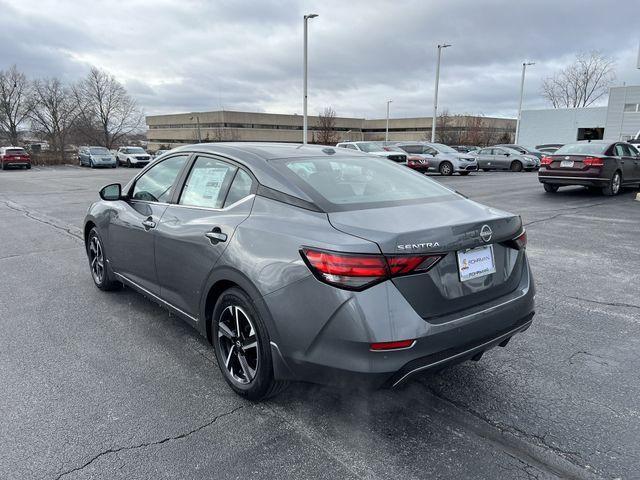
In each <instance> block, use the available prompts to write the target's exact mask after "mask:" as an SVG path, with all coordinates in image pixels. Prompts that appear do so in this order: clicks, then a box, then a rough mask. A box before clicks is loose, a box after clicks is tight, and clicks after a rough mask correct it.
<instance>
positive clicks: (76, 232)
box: [0, 200, 84, 241]
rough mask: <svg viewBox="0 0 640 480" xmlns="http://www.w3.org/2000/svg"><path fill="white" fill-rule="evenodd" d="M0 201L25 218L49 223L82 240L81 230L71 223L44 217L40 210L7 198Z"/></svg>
mask: <svg viewBox="0 0 640 480" xmlns="http://www.w3.org/2000/svg"><path fill="white" fill-rule="evenodd" d="M0 202H2V203H3V204H4V205H5V206H6V207H7V208H10V209H11V210H14V211H16V212H20V213H22V214H24V216H26V217H27V218H30V219H31V220H35V221H36V222H40V223H42V224H45V225H49V226H50V227H53V228H55V229H57V230H60V231H61V232H64V233H66V234H67V235H69V236H71V237H73V238H74V239H76V240H83V241H84V238H83V236H82V232H81V230H80V229H79V228H78V227H75V226H72V225H66V224H64V223H62V222H61V221H59V220H56V219H53V218H49V217H46V216H45V215H43V214H41V213H40V212H37V211H35V210H30V209H28V208H26V207H24V206H22V205H19V204H17V203H14V202H11V201H9V200H0Z"/></svg>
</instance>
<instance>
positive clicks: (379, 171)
mask: <svg viewBox="0 0 640 480" xmlns="http://www.w3.org/2000/svg"><path fill="white" fill-rule="evenodd" d="M273 164H274V165H275V166H276V167H277V168H278V169H279V170H280V171H281V172H282V173H284V174H285V175H287V176H288V177H289V178H291V179H292V181H293V182H294V183H296V184H297V185H298V186H299V187H300V188H301V189H302V190H303V191H305V193H307V194H308V195H309V196H310V197H311V198H313V199H314V201H316V203H318V205H320V206H321V207H322V208H324V209H325V210H326V211H332V210H356V209H358V208H375V207H383V206H391V205H396V204H402V203H407V202H409V203H411V202H421V201H424V200H426V199H430V198H435V197H442V196H450V195H454V194H453V193H452V192H451V191H450V190H449V189H447V188H445V187H443V186H441V185H440V184H439V183H438V182H435V181H433V180H430V179H428V178H426V177H425V176H423V175H419V174H416V173H415V172H413V171H411V170H409V169H407V168H404V167H399V166H397V165H396V164H394V163H391V162H389V161H387V160H386V159H379V158H361V157H347V156H345V157H342V158H331V159H328V158H298V159H281V160H275V161H273Z"/></svg>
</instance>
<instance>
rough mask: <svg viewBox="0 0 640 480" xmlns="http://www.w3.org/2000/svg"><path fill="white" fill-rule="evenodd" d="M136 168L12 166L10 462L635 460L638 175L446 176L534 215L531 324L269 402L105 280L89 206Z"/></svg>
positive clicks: (312, 471)
mask: <svg viewBox="0 0 640 480" xmlns="http://www.w3.org/2000/svg"><path fill="white" fill-rule="evenodd" d="M135 172H137V171H136V170H128V169H124V168H119V169H117V170H111V169H107V170H90V169H81V168H79V167H57V168H34V169H32V170H31V171H23V170H15V171H3V172H0V282H1V283H0V285H1V286H2V287H1V288H0V379H1V380H0V382H1V383H0V412H1V414H0V478H6V479H34V478H36V479H61V478H64V479H78V478H105V479H106V478H108V479H115V478H126V479H131V478H216V479H225V478H246V477H250V476H254V477H258V478H330V479H336V478H403V479H421V478H439V479H445V478H451V479H460V478H603V479H604V478H606V479H613V478H638V475H639V474H640V441H639V439H640V400H639V398H640V378H639V376H638V371H640V353H639V352H640V294H639V293H640V255H638V249H639V247H640V228H639V226H638V225H639V222H640V202H637V201H635V200H634V196H635V192H633V191H625V193H623V194H622V195H619V196H617V197H604V196H599V195H594V194H592V193H589V192H587V191H586V190H585V189H581V188H567V189H565V190H560V192H559V193H558V194H555V195H551V194H545V193H544V191H543V189H542V186H541V185H540V184H539V183H538V182H537V179H536V174H535V173H518V174H516V173H508V172H505V173H500V172H496V173H479V174H473V175H471V176H469V177H458V176H454V177H450V178H441V177H434V178H435V179H437V180H438V181H442V182H443V183H445V184H447V185H450V186H452V187H454V188H455V189H457V190H458V191H460V192H461V193H463V194H465V195H467V196H469V197H471V198H472V199H475V200H478V201H479V202H481V203H485V204H488V205H491V206H493V207H497V208H502V209H505V210H509V211H512V212H516V213H519V214H521V215H522V217H523V220H524V222H525V224H526V226H527V230H528V236H529V246H528V252H529V259H530V262H531V265H532V268H533V271H534V275H535V279H536V283H537V291H538V293H537V314H536V317H535V318H534V324H533V326H532V327H531V329H529V330H528V331H527V332H526V333H524V334H522V335H520V336H518V337H516V338H515V339H514V340H513V341H512V342H511V343H510V344H509V345H508V346H507V348H504V349H502V348H498V349H495V350H492V351H491V352H489V353H487V354H486V355H485V356H484V357H483V358H482V360H481V361H480V362H477V363H475V362H469V363H465V364H462V365H459V366H456V367H453V368H451V369H448V370H446V371H443V372H440V373H439V374H436V375H430V376H422V377H418V378H416V379H415V380H413V381H412V382H409V383H408V384H407V385H406V386H404V387H403V388H401V389H398V390H391V391H389V390H384V391H377V392H363V391H340V390H335V389H331V388H324V387H318V386H314V385H308V384H297V385H293V386H292V387H291V388H289V389H288V390H287V391H285V392H284V393H283V394H281V395H280V396H278V397H276V398H275V399H272V400H270V401H268V402H265V403H262V404H252V403H249V402H246V401H244V400H241V399H240V398H238V397H237V396H235V395H234V394H233V393H231V391H230V390H229V389H228V387H227V385H226V384H225V382H224V380H223V378H222V376H221V374H220V372H219V371H218V369H217V367H216V364H215V358H214V354H213V351H212V349H211V347H210V346H209V345H208V344H207V343H206V342H205V341H204V340H203V339H202V338H200V337H199V336H198V335H197V333H196V332H195V330H193V329H191V328H190V327H189V326H187V325H186V324H184V323H182V322H181V321H180V320H179V319H177V318H175V317H173V316H171V315H169V314H168V313H167V312H166V311H165V310H163V309H162V308H160V307H159V306H157V305H156V304H155V303H153V302H151V301H149V300H147V299H146V298H144V297H143V296H141V295H139V294H137V293H134V292H133V291H131V290H128V289H125V290H122V291H119V292H111V293H105V292H101V291H99V290H97V289H96V288H95V287H94V286H93V284H92V281H91V277H90V274H89V269H88V266H87V261H86V257H85V254H84V251H83V245H82V241H81V239H80V237H81V225H82V219H83V216H84V212H85V211H86V209H87V207H88V205H89V204H90V203H91V201H93V200H94V199H96V198H97V193H96V192H97V191H98V189H99V188H100V187H101V186H103V185H105V184H107V183H111V182H114V181H121V182H123V183H124V182H126V181H127V180H128V179H129V178H130V177H131V176H132V175H133V174H134V173H135Z"/></svg>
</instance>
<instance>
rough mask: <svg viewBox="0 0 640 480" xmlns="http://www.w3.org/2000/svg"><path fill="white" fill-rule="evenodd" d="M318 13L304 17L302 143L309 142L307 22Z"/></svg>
mask: <svg viewBox="0 0 640 480" xmlns="http://www.w3.org/2000/svg"><path fill="white" fill-rule="evenodd" d="M317 16H318V15H317V14H316V13H309V14H308V15H305V16H304V17H303V19H304V21H303V23H304V42H303V43H304V45H303V54H302V64H303V66H302V70H303V72H304V75H303V77H304V79H303V87H302V91H303V93H302V144H303V145H306V144H307V70H308V67H307V36H308V34H307V30H308V28H307V23H308V21H309V19H310V18H316V17H317Z"/></svg>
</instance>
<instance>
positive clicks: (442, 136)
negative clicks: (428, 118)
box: [425, 108, 463, 145]
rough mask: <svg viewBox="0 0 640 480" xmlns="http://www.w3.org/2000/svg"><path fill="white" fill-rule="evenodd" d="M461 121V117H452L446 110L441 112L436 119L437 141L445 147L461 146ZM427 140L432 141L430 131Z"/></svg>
mask: <svg viewBox="0 0 640 480" xmlns="http://www.w3.org/2000/svg"><path fill="white" fill-rule="evenodd" d="M460 120H461V116H460V115H451V114H450V113H449V110H447V109H446V108H445V109H443V110H441V111H440V114H439V115H438V118H437V119H436V141H437V142H438V143H444V144H445V145H459V144H460V143H461V136H462V135H461V134H462V132H463V128H462V127H461V126H460V123H461V122H460ZM425 138H426V139H427V141H429V140H431V132H430V131H428V132H426V133H425Z"/></svg>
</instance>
